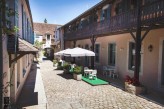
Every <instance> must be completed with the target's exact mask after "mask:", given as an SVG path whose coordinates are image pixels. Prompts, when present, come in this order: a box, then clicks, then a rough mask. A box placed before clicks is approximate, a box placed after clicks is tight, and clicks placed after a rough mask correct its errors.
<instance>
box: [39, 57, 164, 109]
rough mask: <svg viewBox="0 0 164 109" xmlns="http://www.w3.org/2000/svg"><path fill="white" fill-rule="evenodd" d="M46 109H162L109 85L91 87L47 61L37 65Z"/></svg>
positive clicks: (163, 108) (162, 108)
mask: <svg viewBox="0 0 164 109" xmlns="http://www.w3.org/2000/svg"><path fill="white" fill-rule="evenodd" d="M40 68H41V74H42V78H43V84H44V88H45V92H46V97H47V102H48V109H164V107H162V106H160V105H158V104H155V103H153V102H151V101H148V100H146V99H143V98H140V97H138V96H135V95H132V94H129V93H127V92H125V91H123V90H121V89H119V88H116V87H114V86H111V85H100V86H91V85H89V84H87V83H85V82H84V81H76V80H74V79H73V78H72V76H71V75H68V74H67V75H63V74H62V71H59V70H55V68H54V67H53V65H52V62H51V61H48V60H45V61H43V62H42V63H41V65H40Z"/></svg>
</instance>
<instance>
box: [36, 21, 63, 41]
mask: <svg viewBox="0 0 164 109" xmlns="http://www.w3.org/2000/svg"><path fill="white" fill-rule="evenodd" d="M57 26H60V25H58V24H47V23H34V32H35V33H36V34H39V35H43V36H44V35H45V34H51V35H52V36H54V31H55V29H56V28H57ZM43 38H44V37H43Z"/></svg>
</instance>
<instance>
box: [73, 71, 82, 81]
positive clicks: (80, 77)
mask: <svg viewBox="0 0 164 109" xmlns="http://www.w3.org/2000/svg"><path fill="white" fill-rule="evenodd" d="M73 78H74V79H75V80H78V81H81V79H82V74H77V73H73Z"/></svg>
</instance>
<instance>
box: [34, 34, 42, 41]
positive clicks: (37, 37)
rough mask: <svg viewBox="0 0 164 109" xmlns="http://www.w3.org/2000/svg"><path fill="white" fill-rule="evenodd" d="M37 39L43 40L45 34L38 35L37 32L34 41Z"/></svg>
mask: <svg viewBox="0 0 164 109" xmlns="http://www.w3.org/2000/svg"><path fill="white" fill-rule="evenodd" d="M35 41H39V42H42V41H43V36H42V35H37V34H35V37H34V42H35Z"/></svg>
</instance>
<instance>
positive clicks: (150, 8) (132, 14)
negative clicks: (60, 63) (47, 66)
mask: <svg viewBox="0 0 164 109" xmlns="http://www.w3.org/2000/svg"><path fill="white" fill-rule="evenodd" d="M141 10H142V11H141V26H142V27H143V28H142V29H145V28H147V27H150V26H151V25H152V24H153V25H156V26H157V25H158V26H159V25H163V23H164V1H163V0H159V1H156V2H153V3H151V4H148V5H144V6H142V9H141ZM136 25H137V10H136V9H134V10H131V11H128V12H124V13H121V14H119V15H116V16H113V17H110V18H109V19H106V20H103V21H101V22H94V23H92V24H89V25H87V26H86V27H84V28H82V29H79V30H76V31H72V32H69V33H65V35H64V36H65V38H64V39H65V40H78V39H86V38H89V37H90V36H92V35H95V36H104V35H112V34H120V33H125V32H128V30H129V29H131V30H133V31H135V29H136Z"/></svg>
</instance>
